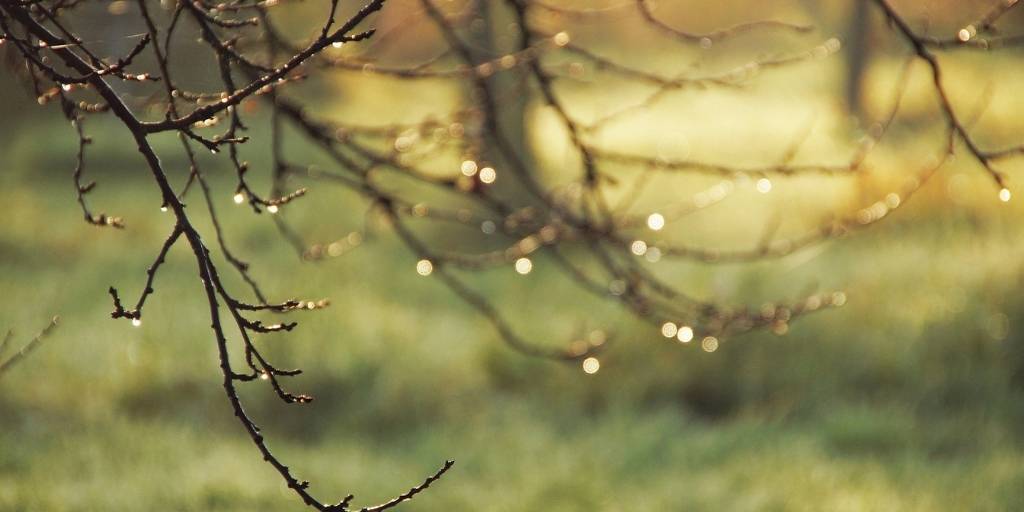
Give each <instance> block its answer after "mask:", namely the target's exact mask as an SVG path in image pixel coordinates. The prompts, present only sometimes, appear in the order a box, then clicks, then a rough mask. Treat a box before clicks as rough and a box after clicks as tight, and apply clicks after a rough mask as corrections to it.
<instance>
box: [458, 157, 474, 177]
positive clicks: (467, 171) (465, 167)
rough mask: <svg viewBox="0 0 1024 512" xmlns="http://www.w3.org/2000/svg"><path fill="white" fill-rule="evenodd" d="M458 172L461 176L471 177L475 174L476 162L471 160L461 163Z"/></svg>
mask: <svg viewBox="0 0 1024 512" xmlns="http://www.w3.org/2000/svg"><path fill="white" fill-rule="evenodd" d="M460 170H461V171H462V174H463V176H472V175H474V174H476V170H477V166H476V162H474V161H472V160H466V161H465V162H462V167H461V169H460Z"/></svg>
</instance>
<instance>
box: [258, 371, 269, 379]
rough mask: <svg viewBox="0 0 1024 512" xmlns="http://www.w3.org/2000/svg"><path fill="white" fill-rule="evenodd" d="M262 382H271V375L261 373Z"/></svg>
mask: <svg viewBox="0 0 1024 512" xmlns="http://www.w3.org/2000/svg"><path fill="white" fill-rule="evenodd" d="M260 380H270V374H269V373H267V372H263V373H261V374H260Z"/></svg>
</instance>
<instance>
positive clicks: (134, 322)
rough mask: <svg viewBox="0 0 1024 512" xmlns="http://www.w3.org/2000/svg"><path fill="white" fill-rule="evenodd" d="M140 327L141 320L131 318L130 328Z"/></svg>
mask: <svg viewBox="0 0 1024 512" xmlns="http://www.w3.org/2000/svg"><path fill="white" fill-rule="evenodd" d="M140 325H142V319H140V318H132V326H133V327H138V326H140Z"/></svg>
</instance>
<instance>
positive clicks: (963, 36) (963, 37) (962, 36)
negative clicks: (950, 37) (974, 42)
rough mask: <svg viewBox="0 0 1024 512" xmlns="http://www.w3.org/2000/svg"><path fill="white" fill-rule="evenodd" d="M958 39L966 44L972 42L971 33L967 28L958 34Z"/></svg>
mask: <svg viewBox="0 0 1024 512" xmlns="http://www.w3.org/2000/svg"><path fill="white" fill-rule="evenodd" d="M956 38H957V39H959V40H960V42H961V43H966V42H967V41H970V40H971V31H970V30H967V29H966V28H962V29H960V31H959V32H957V33H956Z"/></svg>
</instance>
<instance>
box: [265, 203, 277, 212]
mask: <svg viewBox="0 0 1024 512" xmlns="http://www.w3.org/2000/svg"><path fill="white" fill-rule="evenodd" d="M267 211H268V212H270V213H277V205H276V204H272V205H270V206H268V207H267Z"/></svg>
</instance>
